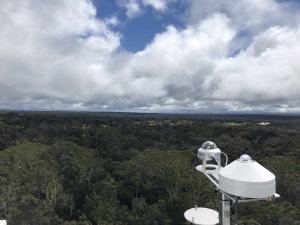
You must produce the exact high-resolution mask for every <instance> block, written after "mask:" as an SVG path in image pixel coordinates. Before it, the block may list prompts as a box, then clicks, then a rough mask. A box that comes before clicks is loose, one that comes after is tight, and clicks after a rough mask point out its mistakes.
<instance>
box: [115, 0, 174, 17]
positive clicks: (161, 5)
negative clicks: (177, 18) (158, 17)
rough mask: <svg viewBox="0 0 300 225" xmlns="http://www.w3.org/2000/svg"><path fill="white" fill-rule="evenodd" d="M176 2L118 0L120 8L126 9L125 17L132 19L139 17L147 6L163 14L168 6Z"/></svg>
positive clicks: (165, 0)
mask: <svg viewBox="0 0 300 225" xmlns="http://www.w3.org/2000/svg"><path fill="white" fill-rule="evenodd" d="M176 1H177V0H119V1H118V3H119V5H120V6H121V7H123V8H125V9H126V15H127V17H128V18H130V19H132V18H134V17H137V16H139V15H141V14H142V13H143V11H144V8H145V7H147V6H149V7H151V8H153V9H154V10H156V11H158V12H164V11H166V10H167V9H168V5H170V4H171V3H174V2H176Z"/></svg>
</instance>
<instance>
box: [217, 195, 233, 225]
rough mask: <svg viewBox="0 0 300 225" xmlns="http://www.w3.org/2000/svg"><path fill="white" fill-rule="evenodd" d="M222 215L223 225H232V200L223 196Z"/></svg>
mask: <svg viewBox="0 0 300 225" xmlns="http://www.w3.org/2000/svg"><path fill="white" fill-rule="evenodd" d="M221 210H222V211H221V213H220V214H219V216H220V218H219V220H220V222H221V223H220V224H221V225H230V199H229V198H228V197H226V196H225V195H224V194H222V198H221Z"/></svg>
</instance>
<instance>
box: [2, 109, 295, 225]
mask: <svg viewBox="0 0 300 225" xmlns="http://www.w3.org/2000/svg"><path fill="white" fill-rule="evenodd" d="M262 121H268V122H270V124H268V125H261V124H259V123H260V122H262ZM299 125H300V118H299V117H282V116H229V115H227V116H221V115H220V116H199V115H198V116H192V115H186V116H183V115H181V116H180V115H179V116H176V115H163V114H162V115H160V114H158V115H154V114H149V115H143V114H135V115H132V114H109V113H107V114H99V113H55V112H52V113H45V112H44V113H43V112H40V113H37V112H36V113H35V112H2V113H0V150H1V151H0V180H1V185H0V218H1V219H6V220H7V221H8V224H9V225H31V224H32V225H39V224H41V225H53V224H57V225H113V224H123V225H137V224H140V225H147V224H149V225H150V224H151V225H152V224H156V225H163V224H164V225H165V224H166V225H168V224H169V225H173V224H174V225H183V224H187V223H186V221H185V219H184V217H183V213H184V211H185V210H187V209H189V208H192V207H194V205H198V206H201V207H209V208H213V209H216V210H217V209H218V207H219V206H218V198H219V196H218V194H217V192H216V191H215V190H214V188H213V186H212V185H211V183H210V182H209V181H208V180H207V178H206V177H205V176H203V175H201V174H200V173H198V172H197V171H196V170H195V166H197V165H198V164H200V161H199V160H198V159H197V157H196V153H197V149H198V148H199V147H200V146H201V144H202V143H203V142H204V141H206V140H212V141H214V142H215V143H216V144H217V145H218V147H219V148H220V149H221V150H222V151H224V152H226V153H227V154H228V157H229V161H233V160H235V159H237V158H238V157H239V156H240V155H242V154H244V153H247V154H249V155H250V156H251V157H252V158H253V159H255V160H257V161H258V162H259V163H261V164H262V165H264V166H265V167H266V168H268V169H269V170H270V171H272V172H273V173H274V174H275V176H276V180H277V190H276V191H277V192H278V193H279V194H280V195H281V198H280V199H278V200H276V201H274V202H265V201H260V202H255V203H246V204H240V205H239V222H238V223H239V224H243V225H246V224H247V225H248V224H249V225H251V224H262V225H275V224H276V225H277V224H280V225H281V224H282V225H293V224H294V225H296V224H300V188H299V187H300V172H299V171H300V165H299V163H298V162H299V160H300V132H299V131H300V126H299Z"/></svg>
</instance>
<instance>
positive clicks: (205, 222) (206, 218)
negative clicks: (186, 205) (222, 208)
mask: <svg viewBox="0 0 300 225" xmlns="http://www.w3.org/2000/svg"><path fill="white" fill-rule="evenodd" d="M184 217H185V219H186V220H187V221H189V222H191V223H192V224H197V225H216V224H218V223H219V213H218V212H217V211H215V210H212V209H208V208H198V207H197V208H192V209H189V210H187V211H185V213H184Z"/></svg>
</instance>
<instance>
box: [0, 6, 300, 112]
mask: <svg viewBox="0 0 300 225" xmlns="http://www.w3.org/2000/svg"><path fill="white" fill-rule="evenodd" d="M0 21H1V23H0V109H12V110H15V109H17V110H75V111H77V110H78V111H125V112H126V111H130V112H168V113H300V1H299V0H298V1H296V0H294V1H293V0H285V1H283V0H281V1H279V0H263V1H261V0H238V1H228V0H43V1H40V0H22V1H19V0H1V1H0Z"/></svg>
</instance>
